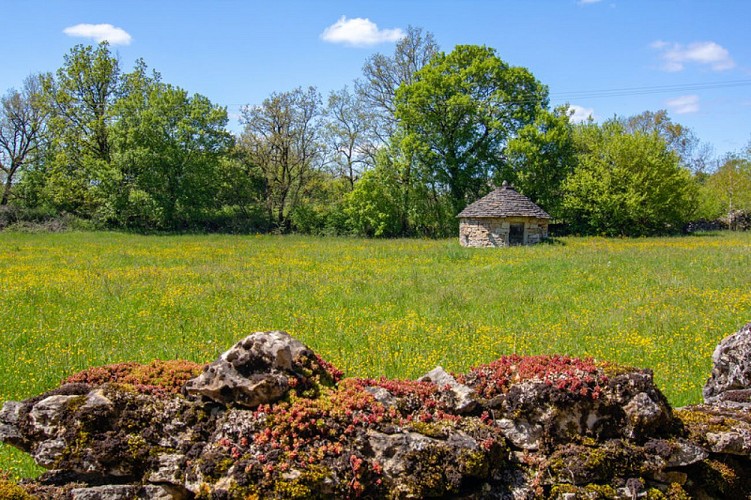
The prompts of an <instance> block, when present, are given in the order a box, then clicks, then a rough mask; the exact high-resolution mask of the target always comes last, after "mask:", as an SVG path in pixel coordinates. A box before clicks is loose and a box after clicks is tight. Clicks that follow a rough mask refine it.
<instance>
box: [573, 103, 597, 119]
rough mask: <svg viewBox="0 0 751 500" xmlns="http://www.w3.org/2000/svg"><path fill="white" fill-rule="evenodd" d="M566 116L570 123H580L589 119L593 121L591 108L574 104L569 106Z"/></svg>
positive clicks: (593, 113) (593, 114)
mask: <svg viewBox="0 0 751 500" xmlns="http://www.w3.org/2000/svg"><path fill="white" fill-rule="evenodd" d="M568 115H569V117H570V120H571V121H572V122H574V123H582V122H586V121H587V120H589V119H590V117H591V118H592V119H593V120H594V119H595V110H594V109H592V108H585V107H584V106H577V105H576V104H569V105H568Z"/></svg>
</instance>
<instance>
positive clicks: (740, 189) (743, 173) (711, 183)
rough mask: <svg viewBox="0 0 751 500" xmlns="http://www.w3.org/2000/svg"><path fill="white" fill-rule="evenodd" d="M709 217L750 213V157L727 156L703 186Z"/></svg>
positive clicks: (746, 155) (734, 154) (739, 155)
mask: <svg viewBox="0 0 751 500" xmlns="http://www.w3.org/2000/svg"><path fill="white" fill-rule="evenodd" d="M703 196H704V197H706V198H707V199H708V200H707V201H706V202H705V203H707V204H709V205H710V206H711V208H710V210H709V211H710V213H709V214H708V215H709V217H719V216H723V215H727V214H729V213H730V212H732V211H733V210H746V211H750V212H751V156H749V155H748V154H745V155H744V154H738V153H733V154H728V155H726V156H725V158H724V159H723V160H722V163H721V165H720V167H719V168H718V169H717V170H716V171H715V172H713V173H712V174H711V175H709V177H708V178H707V179H706V181H705V182H704V185H703Z"/></svg>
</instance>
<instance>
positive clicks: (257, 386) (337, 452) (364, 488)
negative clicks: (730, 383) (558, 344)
mask: <svg viewBox="0 0 751 500" xmlns="http://www.w3.org/2000/svg"><path fill="white" fill-rule="evenodd" d="M730 355H731V354H728V356H730ZM166 366H167V365H164V364H159V363H157V364H154V363H152V364H150V365H136V364H121V365H112V366H110V367H101V368H95V369H91V370H87V371H86V372H82V373H81V374H77V375H75V376H73V377H71V378H69V379H68V380H67V381H66V383H64V384H63V385H61V386H60V387H59V388H57V389H55V390H53V391H50V392H48V393H46V394H42V395H40V396H38V397H35V398H31V399H29V400H26V401H22V402H12V401H10V402H6V403H5V404H4V406H3V408H2V410H0V440H2V441H3V442H6V443H9V444H12V445H14V446H16V447H18V448H20V449H22V450H24V451H26V452H28V453H30V454H31V455H32V456H33V457H34V458H35V459H36V460H37V462H38V463H39V464H41V465H43V466H45V467H47V468H48V469H50V470H49V472H47V473H46V474H44V475H43V476H42V477H41V478H39V480H37V481H31V482H26V483H24V484H23V485H22V486H23V488H24V489H25V490H26V491H28V492H29V493H30V494H32V495H34V496H35V497H38V498H43V499H45V498H50V499H53V498H54V499H58V498H61V499H74V498H75V499H112V500H119V499H125V498H173V499H188V498H195V497H200V498H246V497H254V496H257V497H277V498H287V497H298V498H300V497H340V498H344V497H357V496H365V497H373V498H379V497H388V498H423V497H463V498H519V499H522V498H530V499H531V498H541V497H548V498H624V499H625V498H637V497H638V498H641V497H649V498H665V497H674V498H684V497H686V495H692V496H698V497H704V498H718V497H731V498H748V497H749V496H750V495H751V479H749V478H751V458H750V455H751V417H749V416H748V415H747V413H748V412H746V411H744V410H742V409H739V408H737V407H731V406H728V405H725V404H724V403H723V404H722V405H698V406H695V407H688V408H682V409H678V410H676V411H675V412H673V411H672V410H671V409H670V407H669V406H668V404H667V402H666V400H665V398H664V396H663V395H662V394H661V393H660V391H659V390H658V389H657V388H656V387H655V386H654V383H653V380H652V374H651V372H649V371H648V370H639V369H634V368H626V367H619V366H615V365H612V364H608V363H601V362H596V361H594V360H591V359H576V358H569V357H565V356H529V357H521V356H504V357H502V358H500V359H498V360H496V361H494V362H492V363H488V364H485V365H480V366H477V367H474V368H472V369H470V370H469V371H468V372H467V373H463V374H450V373H448V372H446V371H445V370H443V369H442V368H440V367H438V368H436V369H435V370H433V371H431V372H429V373H428V374H426V375H425V376H424V377H422V378H421V379H420V380H417V381H409V380H389V379H385V378H381V379H354V378H350V379H343V380H339V378H340V375H341V373H340V372H338V370H336V369H335V368H334V367H332V366H331V365H330V364H328V363H327V362H325V361H323V360H322V359H321V358H320V357H318V356H317V355H316V354H315V353H313V352H312V351H311V350H310V349H308V348H307V347H305V346H304V345H303V344H301V343H300V342H298V341H296V340H295V339H293V338H291V337H290V336H289V335H287V334H286V333H283V332H257V333H254V334H252V335H250V336H248V337H247V338H245V339H244V340H243V341H241V342H239V343H238V344H237V345H236V346H234V347H233V348H232V349H230V350H229V351H227V352H226V353H224V354H222V356H221V357H220V359H219V360H217V361H216V362H215V363H213V364H212V365H209V367H208V368H206V369H205V370H204V371H203V373H201V374H199V373H198V367H197V366H192V365H186V364H175V365H169V366H170V367H173V368H174V370H175V372H176V373H179V375H177V376H167V374H168V372H169V370H168V369H166V368H165V367H166ZM732 390H736V389H732Z"/></svg>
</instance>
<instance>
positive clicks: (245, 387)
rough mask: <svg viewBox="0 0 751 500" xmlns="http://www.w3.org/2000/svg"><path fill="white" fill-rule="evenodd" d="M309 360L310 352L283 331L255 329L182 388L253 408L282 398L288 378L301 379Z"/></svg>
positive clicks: (288, 387)
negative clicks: (258, 330) (256, 330)
mask: <svg viewBox="0 0 751 500" xmlns="http://www.w3.org/2000/svg"><path fill="white" fill-rule="evenodd" d="M312 361H314V354H313V352H312V351H311V350H310V349H308V348H307V347H306V346H305V345H303V344H302V343H301V342H299V341H298V340H295V339H293V338H292V337H291V336H290V335H289V334H287V333H286V332H281V331H273V332H256V333H253V334H251V335H249V336H247V337H246V338H244V339H243V340H241V341H240V342H238V343H237V344H235V346H234V347H232V348H231V349H230V350H228V351H227V352H225V353H223V354H222V355H221V357H220V358H219V359H218V360H217V361H215V362H213V363H211V364H210V365H208V366H207V367H206V369H205V371H204V373H202V374H201V375H199V376H198V377H196V378H194V379H192V380H190V381H188V383H187V384H186V385H185V391H186V392H187V394H190V395H194V396H205V397H207V398H209V399H211V400H213V401H216V402H218V403H222V404H235V405H239V406H244V407H247V408H254V407H256V406H258V405H260V404H264V403H273V402H274V401H278V400H279V399H281V398H283V397H284V396H285V395H286V394H287V392H288V391H289V389H290V379H293V380H298V379H303V378H304V377H305V373H304V372H305V368H306V364H308V363H310V362H312ZM306 362H308V363H306Z"/></svg>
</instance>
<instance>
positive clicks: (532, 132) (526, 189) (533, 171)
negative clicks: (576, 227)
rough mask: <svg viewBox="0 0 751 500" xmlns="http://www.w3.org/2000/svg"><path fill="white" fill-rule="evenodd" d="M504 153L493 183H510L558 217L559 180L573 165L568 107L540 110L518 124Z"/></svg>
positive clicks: (563, 179)
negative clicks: (502, 163)
mask: <svg viewBox="0 0 751 500" xmlns="http://www.w3.org/2000/svg"><path fill="white" fill-rule="evenodd" d="M505 156H506V162H505V163H504V165H503V166H502V168H501V169H500V170H499V171H498V175H497V176H496V179H495V183H496V185H500V184H501V182H503V181H504V180H505V181H508V182H511V183H512V184H513V185H514V187H515V188H516V189H518V190H519V191H520V192H522V193H524V194H525V195H526V196H528V197H529V198H530V199H532V200H534V202H535V203H537V204H538V205H540V206H541V207H542V208H544V209H545V210H546V211H547V212H548V213H549V214H550V215H551V216H553V217H554V218H560V217H561V216H562V213H561V204H562V203H563V182H564V181H565V180H566V178H567V177H568V176H569V175H570V174H571V173H572V172H573V170H574V166H575V165H576V146H575V144H574V132H573V125H572V124H571V122H570V121H569V111H568V107H566V106H562V107H558V108H556V109H554V110H552V111H547V110H545V111H542V112H540V113H539V114H538V116H537V118H536V119H535V121H534V123H530V124H529V125H526V126H524V127H522V128H521V129H520V130H519V132H518V134H517V136H516V137H514V138H513V139H511V140H510V141H509V143H508V147H507V148H506V151H505Z"/></svg>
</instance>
